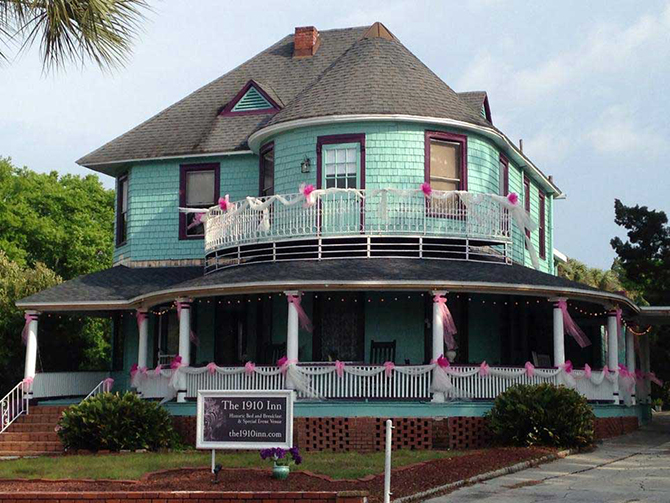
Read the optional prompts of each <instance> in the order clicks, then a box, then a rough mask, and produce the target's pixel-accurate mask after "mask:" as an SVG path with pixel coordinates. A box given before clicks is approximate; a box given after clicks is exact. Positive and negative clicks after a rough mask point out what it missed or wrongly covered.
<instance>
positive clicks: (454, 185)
mask: <svg viewBox="0 0 670 503" xmlns="http://www.w3.org/2000/svg"><path fill="white" fill-rule="evenodd" d="M425 155H426V161H425V178H426V182H428V183H430V186H431V187H432V188H433V189H434V190H467V170H466V162H465V159H466V155H467V152H466V137H465V136H462V135H455V134H449V133H440V132H433V131H427V132H426V140H425Z"/></svg>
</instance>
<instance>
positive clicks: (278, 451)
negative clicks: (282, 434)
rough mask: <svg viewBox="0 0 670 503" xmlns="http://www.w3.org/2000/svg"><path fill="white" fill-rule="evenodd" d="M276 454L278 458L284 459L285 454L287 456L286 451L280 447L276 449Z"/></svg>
mask: <svg viewBox="0 0 670 503" xmlns="http://www.w3.org/2000/svg"><path fill="white" fill-rule="evenodd" d="M275 456H276V457H277V459H284V456H286V451H285V450H284V449H282V448H280V447H277V448H276V449H275Z"/></svg>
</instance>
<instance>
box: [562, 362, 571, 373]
mask: <svg viewBox="0 0 670 503" xmlns="http://www.w3.org/2000/svg"><path fill="white" fill-rule="evenodd" d="M561 368H562V369H563V372H565V373H566V374H569V373H571V372H572V362H571V361H570V360H566V361H565V363H564V364H563V365H561Z"/></svg>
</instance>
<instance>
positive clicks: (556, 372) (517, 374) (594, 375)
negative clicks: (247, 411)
mask: <svg viewBox="0 0 670 503" xmlns="http://www.w3.org/2000/svg"><path fill="white" fill-rule="evenodd" d="M282 372H285V373H286V377H287V382H288V383H290V386H291V388H292V389H295V390H296V391H297V392H299V393H300V394H302V395H303V396H306V397H310V398H314V399H321V398H322V397H321V396H319V394H318V393H317V392H316V391H315V390H314V389H313V386H312V381H313V378H314V377H317V376H325V375H328V374H337V377H338V378H341V377H344V375H345V374H348V375H351V376H356V377H361V378H370V377H374V376H378V375H380V374H382V373H384V374H385V375H386V379H393V375H394V374H402V375H405V376H412V377H414V376H422V375H425V374H429V373H431V372H432V373H433V375H432V382H431V391H433V392H439V393H444V395H445V396H446V397H451V398H473V397H471V396H469V395H468V394H467V393H466V392H464V391H463V390H462V389H460V388H459V383H461V382H465V380H467V379H468V378H471V377H473V376H477V375H478V376H479V378H480V379H482V380H487V379H490V378H498V379H500V378H502V379H507V380H510V381H516V380H520V378H522V377H523V376H527V377H532V378H534V382H537V381H538V380H539V381H540V382H541V381H549V382H554V383H556V384H563V385H565V386H567V387H569V388H573V389H574V388H576V387H577V381H578V380H582V379H587V380H589V381H590V382H591V384H593V385H594V386H600V385H602V383H603V381H604V380H605V379H607V380H608V381H610V382H612V383H614V382H615V381H617V380H618V381H619V383H620V385H621V389H622V390H623V393H622V394H623V396H624V399H625V400H626V397H628V400H627V402H629V401H630V397H631V395H632V392H633V390H634V388H635V384H636V378H635V376H634V375H633V374H630V373H628V374H626V375H621V374H620V372H619V371H618V370H609V369H607V368H605V369H603V370H601V371H591V369H590V368H588V367H587V369H585V370H575V371H573V370H572V367H571V366H570V365H563V366H561V367H559V368H552V369H547V368H543V369H536V368H534V367H533V366H532V365H529V364H527V365H526V366H525V367H521V368H497V367H488V366H487V365H486V364H483V365H482V366H479V367H459V366H447V367H443V366H440V365H438V364H437V363H432V364H428V365H413V366H395V365H393V364H392V363H390V362H387V363H386V364H384V365H356V364H346V365H345V364H343V363H341V362H336V363H333V364H328V363H323V364H318V365H300V364H296V363H291V364H288V365H285V366H283V367H278V366H262V367H256V366H255V365H253V364H247V365H246V366H244V367H219V366H217V365H215V364H214V363H210V364H209V365H207V366H205V367H185V366H180V367H177V368H175V369H157V370H156V369H152V370H148V369H138V370H135V371H134V372H133V373H132V375H131V386H133V387H136V388H138V389H142V387H143V385H145V383H146V382H147V381H148V380H152V379H167V380H168V381H169V385H168V386H167V387H166V388H167V391H166V397H165V400H164V401H166V400H171V399H172V398H174V397H175V396H176V392H177V390H181V389H185V388H186V376H187V375H202V374H207V373H209V374H211V375H212V376H214V375H217V374H218V375H224V376H231V375H240V374H245V373H246V374H248V375H252V374H254V373H255V374H258V375H261V376H277V375H279V374H281V373H282ZM475 398H476V397H475Z"/></svg>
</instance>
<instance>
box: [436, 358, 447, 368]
mask: <svg viewBox="0 0 670 503" xmlns="http://www.w3.org/2000/svg"><path fill="white" fill-rule="evenodd" d="M435 363H437V365H438V366H439V367H441V368H443V369H446V368H447V367H448V366H449V365H450V363H449V360H448V359H446V358H445V357H444V355H440V356H439V358H438V359H437V361H436V362H435Z"/></svg>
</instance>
